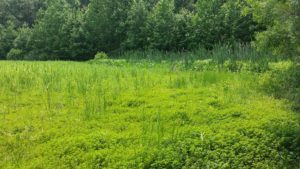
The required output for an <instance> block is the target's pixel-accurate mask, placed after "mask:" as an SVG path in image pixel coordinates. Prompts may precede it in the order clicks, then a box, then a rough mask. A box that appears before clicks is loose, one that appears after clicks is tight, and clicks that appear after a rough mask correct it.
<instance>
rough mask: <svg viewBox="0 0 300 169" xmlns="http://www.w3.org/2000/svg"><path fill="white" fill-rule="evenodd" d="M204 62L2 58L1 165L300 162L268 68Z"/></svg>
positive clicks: (294, 128) (284, 104) (289, 114)
mask: <svg viewBox="0 0 300 169" xmlns="http://www.w3.org/2000/svg"><path fill="white" fill-rule="evenodd" d="M199 62H200V64H198V65H200V68H199V66H198V67H197V65H196V66H195V65H193V66H192V67H193V68H189V69H184V68H180V66H178V64H174V63H170V62H160V63H158V62H147V61H140V62H130V61H126V60H117V61H112V60H105V59H104V60H103V61H99V63H98V62H95V63H94V62H66V61H64V62H62V61H57V62H54V61H52V62H26V61H18V62H16V61H1V62H0V159H1V160H0V168H3V169H14V168H28V169H31V168H36V169H39V168H49V169H53V168H70V169H71V168H72V169H73V168H186V169H190V168H204V169H214V168H216V169H219V168H224V169H225V168H228V169H232V168H236V169H241V168H246V169H247V168H257V169H268V168H270V169H273V168H280V169H284V168H289V169H290V168H295V169H297V168H300V158H299V152H300V145H299V144H300V139H299V135H300V132H299V125H300V122H299V121H300V120H299V113H296V111H295V110H294V109H293V108H292V107H293V103H292V101H290V100H288V99H284V98H277V97H275V96H273V95H270V94H268V93H266V92H265V91H264V89H263V87H262V86H263V83H264V81H265V80H266V77H268V76H267V73H266V72H264V73H258V72H254V71H247V70H239V71H229V70H228V69H227V68H226V64H225V68H223V66H222V68H219V69H217V68H211V65H210V64H207V63H208V62H209V61H208V60H206V61H205V60H204V61H199ZM195 63H196V62H195ZM227 63H228V62H227ZM203 65H204V66H203ZM209 65H210V66H209ZM283 65H284V64H283ZM216 67H218V66H216ZM229 68H231V67H230V66H229ZM230 70H231V69H230Z"/></svg>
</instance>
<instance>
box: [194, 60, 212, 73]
mask: <svg viewBox="0 0 300 169" xmlns="http://www.w3.org/2000/svg"><path fill="white" fill-rule="evenodd" d="M215 68H216V66H215V64H214V63H213V60H212V59H205V60H196V61H195V62H194V64H193V69H194V70H197V71H204V70H214V69H215Z"/></svg>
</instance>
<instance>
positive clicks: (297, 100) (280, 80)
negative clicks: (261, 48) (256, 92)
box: [261, 62, 300, 110]
mask: <svg viewBox="0 0 300 169" xmlns="http://www.w3.org/2000/svg"><path fill="white" fill-rule="evenodd" d="M261 82H262V86H263V89H264V90H266V91H267V92H268V93H270V94H272V95H274V96H275V97H277V98H286V99H289V100H291V101H293V103H294V108H295V109H296V110H300V65H299V64H290V63H288V62H280V63H277V64H274V63H273V64H271V70H270V71H268V72H267V73H265V74H264V75H263V76H262V81H261Z"/></svg>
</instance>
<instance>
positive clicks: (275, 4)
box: [0, 0, 300, 60]
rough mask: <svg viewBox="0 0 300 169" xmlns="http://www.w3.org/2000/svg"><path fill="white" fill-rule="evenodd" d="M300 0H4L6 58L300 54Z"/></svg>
mask: <svg viewBox="0 0 300 169" xmlns="http://www.w3.org/2000/svg"><path fill="white" fill-rule="evenodd" d="M299 16H300V0H280V1H279V0H46V1H45V0H0V59H30V60H58V59H62V60H87V59H91V58H93V57H94V55H95V54H96V53H97V52H108V53H109V52H114V51H117V52H119V51H126V50H147V49H155V50H162V51H189V50H194V49H197V48H200V47H203V48H206V49H212V48H213V47H214V45H216V44H232V43H252V45H253V46H254V47H255V48H256V49H257V50H270V51H271V52H273V53H274V54H276V55H285V56H297V55H299V54H300V17H299Z"/></svg>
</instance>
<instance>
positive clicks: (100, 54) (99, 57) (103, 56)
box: [95, 52, 108, 60]
mask: <svg viewBox="0 0 300 169" xmlns="http://www.w3.org/2000/svg"><path fill="white" fill-rule="evenodd" d="M95 59H96V60H99V59H108V56H107V54H106V53H104V52H98V53H97V54H96V55H95Z"/></svg>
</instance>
